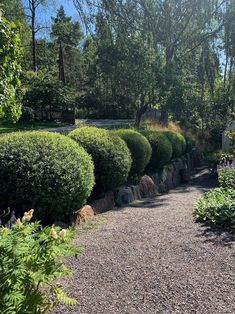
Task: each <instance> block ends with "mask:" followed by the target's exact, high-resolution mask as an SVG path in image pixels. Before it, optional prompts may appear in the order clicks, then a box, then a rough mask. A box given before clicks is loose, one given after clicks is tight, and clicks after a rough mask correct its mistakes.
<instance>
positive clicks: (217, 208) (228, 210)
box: [194, 188, 235, 229]
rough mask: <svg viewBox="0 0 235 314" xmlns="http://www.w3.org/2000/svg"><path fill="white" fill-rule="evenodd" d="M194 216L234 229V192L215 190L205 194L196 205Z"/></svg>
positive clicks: (222, 189)
mask: <svg viewBox="0 0 235 314" xmlns="http://www.w3.org/2000/svg"><path fill="white" fill-rule="evenodd" d="M194 216H195V217H196V218H197V219H198V220H201V221H209V222H211V223H216V224H219V225H223V226H225V227H229V228H232V229H235V190H234V189H224V188H216V189H212V190H210V191H209V192H207V193H205V194H204V195H203V196H202V197H201V199H200V200H199V201H198V203H197V205H196V209H195V211H194Z"/></svg>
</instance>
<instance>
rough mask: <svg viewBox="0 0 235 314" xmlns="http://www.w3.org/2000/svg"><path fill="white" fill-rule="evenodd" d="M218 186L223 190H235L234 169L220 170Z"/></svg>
mask: <svg viewBox="0 0 235 314" xmlns="http://www.w3.org/2000/svg"><path fill="white" fill-rule="evenodd" d="M218 177H219V184H220V186H222V187H223V188H230V189H235V169H234V168H232V169H222V170H219V171H218Z"/></svg>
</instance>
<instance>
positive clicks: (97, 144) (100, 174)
mask: <svg viewBox="0 0 235 314" xmlns="http://www.w3.org/2000/svg"><path fill="white" fill-rule="evenodd" d="M69 137H70V138H72V139H74V140H75V141H76V142H77V143H79V144H80V145H82V146H83V147H84V148H85V150H86V151H87V152H88V153H89V154H91V156H92V158H93V161H94V165H95V178H96V187H97V188H98V189H102V190H108V189H112V188H115V187H118V186H120V185H122V184H124V183H125V182H126V180H127V178H128V175H129V172H130V169H131V163H132V159H131V154H130V151H129V149H128V147H127V145H126V143H125V142H124V141H123V140H122V139H121V138H119V137H118V136H112V135H110V133H109V132H108V131H107V130H104V129H99V128H96V127H81V128H78V129H76V130H74V131H72V132H70V133H69Z"/></svg>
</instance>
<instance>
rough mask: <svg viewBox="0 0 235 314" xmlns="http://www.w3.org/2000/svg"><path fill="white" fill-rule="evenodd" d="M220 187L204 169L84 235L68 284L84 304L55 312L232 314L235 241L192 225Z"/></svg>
mask: <svg viewBox="0 0 235 314" xmlns="http://www.w3.org/2000/svg"><path fill="white" fill-rule="evenodd" d="M214 185H215V182H214V180H213V179H212V178H211V177H209V176H208V174H207V173H206V171H201V172H200V173H199V174H198V175H197V176H196V177H195V178H194V179H193V180H192V181H191V184H190V185H189V186H181V187H179V188H177V189H176V190H173V191H171V192H170V193H169V194H166V195H162V196H159V197H156V198H154V199H150V200H145V201H144V202H139V203H136V204H134V205H132V206H129V207H126V208H124V209H121V210H119V211H115V212H112V213H111V214H109V215H108V216H107V221H106V222H105V224H103V225H101V226H99V227H98V228H96V229H93V230H91V231H89V232H88V233H86V234H83V235H80V236H79V238H78V243H80V244H82V245H83V246H84V247H85V252H84V253H83V254H82V255H80V256H79V258H78V260H69V261H68V264H69V265H70V267H71V268H72V269H73V271H74V275H75V276H74V277H71V278H68V279H66V280H65V281H64V286H65V289H66V291H67V292H69V294H70V295H71V296H74V297H75V298H76V299H77V300H78V301H79V303H80V304H79V305H77V306H75V307H61V308H58V309H56V310H54V311H53V313H54V314H55V313H57V314H59V313H61V314H62V313H63V314H67V313H71V314H119V313H120V314H142V313H146V314H147V313H149V314H150V313H151V314H152V313H166V314H170V313H175V314H176V313H178V314H186V313H198V314H210V313H211V314H219V313H226V314H228V313H233V314H234V313H235V299H234V298H235V263H234V259H235V251H234V243H235V242H234V238H233V237H232V236H231V235H229V234H228V233H225V232H223V231H220V230H219V229H211V228H210V227H208V226H203V225H202V224H199V223H195V222H194V220H193V217H192V211H193V208H194V205H195V203H196V201H197V200H198V198H199V197H200V195H201V194H202V193H203V192H204V191H206V190H207V189H208V188H210V187H213V186H214Z"/></svg>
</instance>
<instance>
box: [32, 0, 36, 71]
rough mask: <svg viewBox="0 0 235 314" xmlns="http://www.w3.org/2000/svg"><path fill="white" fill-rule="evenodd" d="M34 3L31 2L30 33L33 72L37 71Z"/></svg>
mask: <svg viewBox="0 0 235 314" xmlns="http://www.w3.org/2000/svg"><path fill="white" fill-rule="evenodd" d="M35 10H36V9H35V3H34V1H33V2H32V19H31V29H32V30H31V31H32V58H33V71H34V72H36V71H37V60H36V38H35V34H36V30H35Z"/></svg>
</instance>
